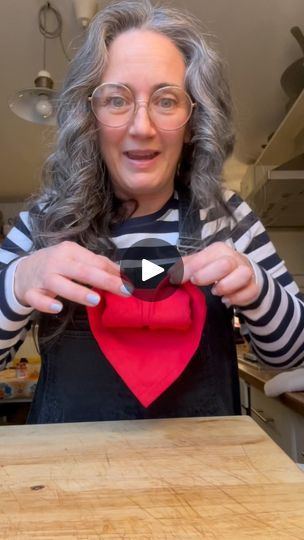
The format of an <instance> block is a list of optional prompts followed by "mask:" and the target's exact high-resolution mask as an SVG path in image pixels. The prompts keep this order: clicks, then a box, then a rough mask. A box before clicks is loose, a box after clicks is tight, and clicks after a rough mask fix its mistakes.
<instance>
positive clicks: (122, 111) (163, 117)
mask: <svg viewBox="0 0 304 540" xmlns="http://www.w3.org/2000/svg"><path fill="white" fill-rule="evenodd" d="M91 106H92V110H93V112H94V114H95V116H96V118H97V119H98V120H99V122H100V123H101V124H104V125H106V126H109V127H121V126H124V125H126V124H127V123H128V122H129V121H130V120H131V118H132V117H133V115H134V112H135V111H136V110H138V108H139V107H142V106H146V107H147V108H148V112H149V116H150V118H151V120H152V122H153V123H154V124H155V125H156V126H157V127H159V128H160V129H164V130H174V129H178V128H179V127H182V126H184V125H185V124H186V122H187V121H188V119H189V118H190V115H191V112H192V102H191V100H190V97H189V96H188V94H186V92H184V90H183V89H182V88H179V87H175V86H166V87H163V88H160V89H158V90H156V91H155V92H153V94H152V95H151V96H150V99H149V102H148V103H146V102H143V101H137V102H136V101H135V98H134V96H133V94H132V92H131V90H130V89H129V88H128V87H127V86H124V85H120V84H112V83H104V84H102V85H101V86H98V87H97V88H96V89H95V90H94V92H93V94H92V98H91Z"/></svg>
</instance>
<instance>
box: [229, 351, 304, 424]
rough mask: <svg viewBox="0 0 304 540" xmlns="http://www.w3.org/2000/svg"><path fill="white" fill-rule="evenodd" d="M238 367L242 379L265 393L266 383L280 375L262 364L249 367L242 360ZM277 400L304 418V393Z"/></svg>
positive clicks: (286, 394) (282, 396) (292, 393)
mask: <svg viewBox="0 0 304 540" xmlns="http://www.w3.org/2000/svg"><path fill="white" fill-rule="evenodd" d="M238 366H239V376H240V377H241V379H243V380H244V381H245V382H247V383H248V384H251V385H252V386H255V387H256V388H258V389H259V390H262V391H264V384H265V382H266V381H268V380H269V379H271V378H272V377H274V376H275V375H277V374H278V373H280V371H278V370H274V369H266V368H264V367H263V366H261V365H260V364H255V363H252V365H251V364H250V365H249V363H248V362H244V361H243V360H242V359H241V358H239V362H238ZM275 399H278V400H279V401H281V402H282V403H284V405H286V406H287V407H290V409H293V410H294V411H296V412H297V413H299V414H302V415H303V416H304V392H285V394H281V395H280V396H278V397H277V398H275Z"/></svg>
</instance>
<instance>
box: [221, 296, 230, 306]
mask: <svg viewBox="0 0 304 540" xmlns="http://www.w3.org/2000/svg"><path fill="white" fill-rule="evenodd" d="M221 301H222V302H223V304H225V306H226V307H230V306H231V303H230V302H229V300H228V298H225V296H222V298H221Z"/></svg>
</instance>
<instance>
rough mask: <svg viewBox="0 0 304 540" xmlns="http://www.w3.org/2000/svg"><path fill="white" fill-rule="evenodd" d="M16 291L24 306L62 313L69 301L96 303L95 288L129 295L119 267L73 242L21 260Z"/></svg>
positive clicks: (97, 297)
mask: <svg viewBox="0 0 304 540" xmlns="http://www.w3.org/2000/svg"><path fill="white" fill-rule="evenodd" d="M14 285H15V294H16V297H17V299H18V300H19V302H20V303H21V304H23V305H30V306H32V307H34V308H35V309H38V310H39V311H43V312H47V313H52V312H56V311H57V312H59V311H60V307H62V304H61V303H60V302H59V301H57V300H56V301H55V302H54V298H55V297H57V296H59V297H61V298H64V299H66V300H71V301H73V302H76V303H79V304H83V305H87V306H88V305H91V306H92V305H97V304H98V303H99V301H100V296H99V295H98V293H95V292H94V291H92V290H91V289H92V287H94V288H97V289H101V290H106V291H109V292H112V293H114V294H118V295H120V296H129V295H130V292H131V290H132V287H131V285H130V287H128V290H127V289H126V287H125V286H124V284H123V281H122V278H121V276H120V269H119V266H118V265H117V264H116V263H114V262H112V261H111V260H110V259H108V258H107V257H104V256H102V255H96V254H95V253H92V252H90V251H89V250H87V249H85V248H83V247H82V246H78V245H77V244H75V243H73V242H62V243H61V244H58V245H57V246H52V247H50V248H44V249H41V250H38V251H36V252H34V253H33V254H31V255H28V256H27V257H25V258H24V259H22V260H21V261H20V263H19V264H18V265H17V268H16V272H15V284H14Z"/></svg>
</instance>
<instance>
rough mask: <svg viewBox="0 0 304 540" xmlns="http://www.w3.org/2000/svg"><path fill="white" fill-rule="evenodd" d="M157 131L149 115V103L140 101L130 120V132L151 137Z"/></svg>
mask: <svg viewBox="0 0 304 540" xmlns="http://www.w3.org/2000/svg"><path fill="white" fill-rule="evenodd" d="M155 131H156V129H155V126H154V124H153V122H152V120H151V118H150V115H149V111H148V104H147V103H138V104H137V107H136V108H135V111H134V114H133V117H132V118H131V121H130V127H129V132H130V134H131V135H140V136H144V137H151V136H152V135H154V134H155Z"/></svg>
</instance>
